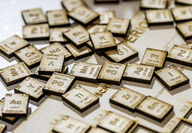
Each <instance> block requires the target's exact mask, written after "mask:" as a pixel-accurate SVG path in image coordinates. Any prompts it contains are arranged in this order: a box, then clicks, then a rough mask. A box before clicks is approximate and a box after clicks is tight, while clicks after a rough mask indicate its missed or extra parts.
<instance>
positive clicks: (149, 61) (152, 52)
mask: <svg viewBox="0 0 192 133" xmlns="http://www.w3.org/2000/svg"><path fill="white" fill-rule="evenodd" d="M166 57H167V51H164V50H159V49H152V48H147V49H146V50H145V54H144V56H143V58H142V61H141V64H142V65H148V66H154V67H156V68H162V67H163V66H164V63H165V60H166Z"/></svg>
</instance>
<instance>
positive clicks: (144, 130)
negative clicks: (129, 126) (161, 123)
mask: <svg viewBox="0 0 192 133" xmlns="http://www.w3.org/2000/svg"><path fill="white" fill-rule="evenodd" d="M131 133H157V131H154V130H152V129H150V128H148V127H145V126H143V125H140V124H138V125H137V126H136V127H135V128H134V129H133V131H132V132H131Z"/></svg>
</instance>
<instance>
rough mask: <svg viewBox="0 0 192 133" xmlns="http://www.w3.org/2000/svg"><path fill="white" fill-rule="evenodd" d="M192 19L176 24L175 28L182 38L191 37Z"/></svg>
mask: <svg viewBox="0 0 192 133" xmlns="http://www.w3.org/2000/svg"><path fill="white" fill-rule="evenodd" d="M191 27H192V21H187V22H183V23H180V24H177V26H176V29H177V31H178V32H179V33H180V35H181V36H182V37H183V39H185V40H188V39H191V38H192V30H191Z"/></svg>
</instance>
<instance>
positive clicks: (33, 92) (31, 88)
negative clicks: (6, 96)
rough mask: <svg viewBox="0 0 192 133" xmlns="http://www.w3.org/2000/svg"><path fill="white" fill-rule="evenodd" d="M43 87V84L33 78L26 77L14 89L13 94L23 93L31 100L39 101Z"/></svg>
mask: <svg viewBox="0 0 192 133" xmlns="http://www.w3.org/2000/svg"><path fill="white" fill-rule="evenodd" d="M44 85H45V83H43V82H41V81H39V80H37V79H35V78H32V77H27V78H25V79H24V80H23V81H22V82H21V83H20V84H19V85H18V86H17V87H16V88H15V92H19V93H25V94H27V95H29V97H30V98H31V99H32V100H35V101H39V100H40V98H41V97H42V96H43V87H44Z"/></svg>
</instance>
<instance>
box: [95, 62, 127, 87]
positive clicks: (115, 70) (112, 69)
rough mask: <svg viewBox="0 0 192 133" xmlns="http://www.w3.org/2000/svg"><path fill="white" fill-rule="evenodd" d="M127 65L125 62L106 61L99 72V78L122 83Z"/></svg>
mask: <svg viewBox="0 0 192 133" xmlns="http://www.w3.org/2000/svg"><path fill="white" fill-rule="evenodd" d="M125 67H126V65H125V64H120V63H113V62H105V63H104V65H103V67H102V69H101V71H100V73H99V76H98V80H99V81H100V82H106V83H110V84H117V85H119V84H120V83H121V79H122V76H123V73H124V70H125Z"/></svg>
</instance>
